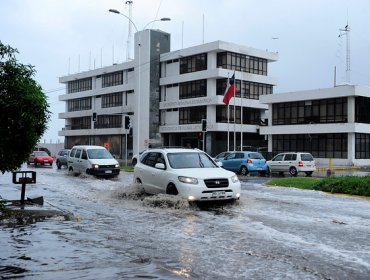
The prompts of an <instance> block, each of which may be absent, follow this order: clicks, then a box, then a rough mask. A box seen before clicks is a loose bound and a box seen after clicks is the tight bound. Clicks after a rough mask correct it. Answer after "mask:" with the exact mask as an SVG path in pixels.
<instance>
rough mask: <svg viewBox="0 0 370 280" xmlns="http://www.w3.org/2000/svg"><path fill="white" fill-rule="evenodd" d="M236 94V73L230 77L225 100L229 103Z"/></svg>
mask: <svg viewBox="0 0 370 280" xmlns="http://www.w3.org/2000/svg"><path fill="white" fill-rule="evenodd" d="M234 94H235V73H234V74H233V75H232V77H231V78H229V79H228V82H227V87H226V90H225V95H224V100H223V102H224V103H225V104H226V105H229V102H230V99H231V98H232V97H233V96H234Z"/></svg>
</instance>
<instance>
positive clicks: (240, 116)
mask: <svg viewBox="0 0 370 280" xmlns="http://www.w3.org/2000/svg"><path fill="white" fill-rule="evenodd" d="M277 57H278V56H277V54H276V53H271V52H266V51H263V50H259V49H254V48H250V47H244V46H239V45H235V44H231V43H227V42H223V41H216V42H212V43H208V44H204V45H200V46H195V47H191V48H186V49H182V50H178V51H174V52H171V53H165V54H162V55H161V73H162V75H161V77H162V78H161V80H160V85H161V102H160V105H159V106H160V107H159V109H160V113H161V126H160V129H159V132H160V133H161V135H162V139H163V144H164V145H169V146H187V145H190V146H192V147H197V148H200V149H202V148H203V145H204V147H205V150H206V151H207V152H208V153H209V154H212V155H216V154H217V153H219V152H222V151H225V150H234V147H236V149H240V146H256V147H260V146H266V144H267V142H266V141H265V139H264V137H261V136H260V135H259V133H258V129H259V125H260V123H261V121H263V120H264V119H265V111H266V109H267V106H266V105H265V104H261V103H260V102H259V97H260V96H262V95H270V94H272V93H273V86H274V85H275V84H276V81H275V80H274V79H273V78H271V77H270V76H268V75H267V74H268V73H267V70H268V63H270V62H274V61H276V60H277ZM234 73H235V85H236V88H237V91H236V94H235V95H236V98H233V99H232V100H231V102H230V104H229V106H226V105H225V104H224V103H223V96H224V93H225V89H226V86H227V79H228V77H231V76H232V75H233V74H234ZM228 108H229V110H230V112H229V122H228V114H227V110H228ZM234 108H235V122H234ZM241 108H242V110H241ZM202 119H206V120H207V132H206V134H205V137H204V139H205V143H204V144H203V134H202V128H201V120H202ZM241 132H242V136H241ZM234 135H235V138H234ZM228 143H229V148H228ZM238 147H239V148H238Z"/></svg>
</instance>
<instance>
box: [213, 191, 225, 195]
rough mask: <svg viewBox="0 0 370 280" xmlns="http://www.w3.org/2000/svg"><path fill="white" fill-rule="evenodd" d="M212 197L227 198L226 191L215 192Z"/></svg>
mask: <svg viewBox="0 0 370 280" xmlns="http://www.w3.org/2000/svg"><path fill="white" fill-rule="evenodd" d="M212 196H225V192H224V191H218V192H213V193H212Z"/></svg>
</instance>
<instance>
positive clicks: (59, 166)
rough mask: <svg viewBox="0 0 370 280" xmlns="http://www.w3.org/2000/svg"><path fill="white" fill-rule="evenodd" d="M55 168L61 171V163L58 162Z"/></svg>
mask: <svg viewBox="0 0 370 280" xmlns="http://www.w3.org/2000/svg"><path fill="white" fill-rule="evenodd" d="M57 168H58V169H61V168H62V165H61V163H60V162H59V161H58V162H57Z"/></svg>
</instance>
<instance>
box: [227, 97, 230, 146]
mask: <svg viewBox="0 0 370 280" xmlns="http://www.w3.org/2000/svg"><path fill="white" fill-rule="evenodd" d="M227 151H230V105H229V104H227Z"/></svg>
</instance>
